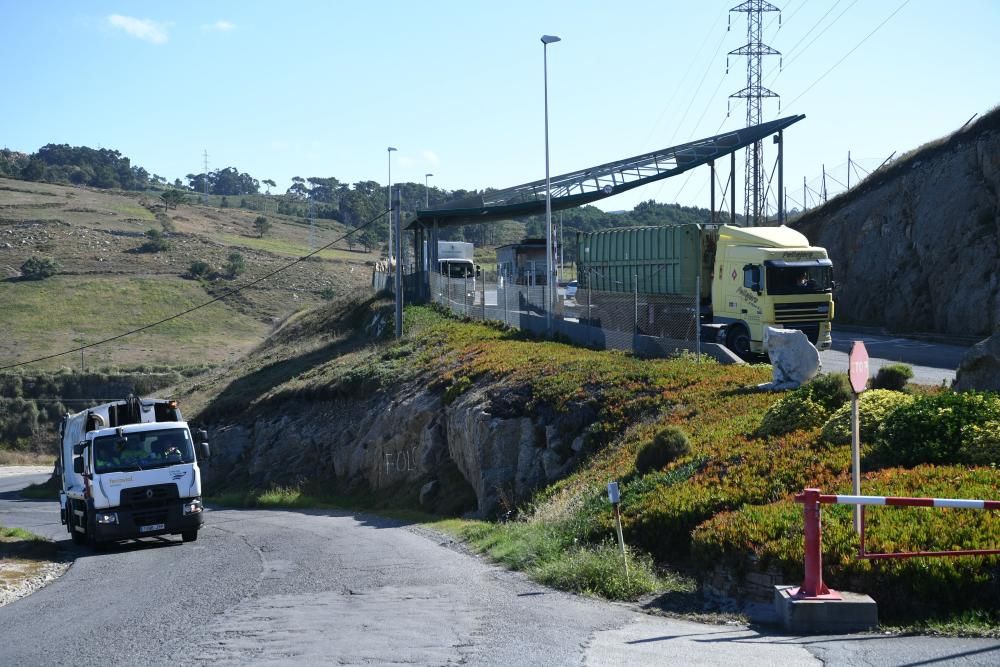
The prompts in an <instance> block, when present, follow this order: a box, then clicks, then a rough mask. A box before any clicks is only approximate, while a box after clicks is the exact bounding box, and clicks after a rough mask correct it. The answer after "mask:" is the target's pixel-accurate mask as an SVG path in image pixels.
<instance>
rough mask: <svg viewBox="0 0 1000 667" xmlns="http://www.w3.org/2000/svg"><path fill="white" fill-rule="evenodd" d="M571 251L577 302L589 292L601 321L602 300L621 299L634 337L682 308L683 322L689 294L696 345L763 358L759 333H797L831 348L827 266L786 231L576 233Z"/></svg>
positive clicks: (696, 228)
mask: <svg viewBox="0 0 1000 667" xmlns="http://www.w3.org/2000/svg"><path fill="white" fill-rule="evenodd" d="M577 251H578V254H577V279H578V284H579V290H580V292H578V294H577V302H578V303H584V302H585V300H586V298H587V297H585V296H583V291H584V290H587V289H591V290H594V291H595V292H594V293H593V294H592V296H591V301H590V303H591V304H592V306H593V308H594V315H597V316H600V314H601V305H602V304H601V301H602V296H600V295H601V294H602V293H604V294H607V293H609V292H619V293H622V292H625V293H631V294H633V295H634V296H635V312H636V314H635V321H636V324H637V326H638V328H639V329H640V330H641V329H642V323H643V322H648V321H654V320H655V319H656V318H657V317H663V316H666V317H669V316H670V315H671V312H672V313H673V315H674V316H677V315H682V314H683V313H681V312H680V311H682V310H686V312H687V316H688V317H690V314H691V311H692V310H693V305H689V306H687V307H686V308H685V307H684V304H693V303H694V301H695V297H694V295H695V294H696V293H697V294H698V297H697V303H698V317H699V318H700V320H701V322H702V338H703V339H706V340H712V342H720V343H724V344H725V345H726V346H727V347H728V348H730V349H731V350H732V351H733V352H735V353H736V354H738V355H739V356H741V357H744V358H748V357H752V356H754V355H758V354H763V353H764V352H765V346H764V331H765V329H766V327H774V328H779V329H780V328H785V329H799V330H801V331H802V332H804V333H805V334H806V336H808V338H809V340H810V342H811V343H812V344H813V345H815V346H816V347H817V349H819V350H826V349H829V348H830V347H831V345H832V339H831V337H830V332H831V322H832V321H833V315H834V306H833V287H834V282H833V264H832V263H831V262H830V259H829V257H827V253H826V250H825V249H824V248H820V247H816V246H812V245H810V244H809V240H808V239H807V238H806V237H805V236H804V235H803V234H801V233H799V232H797V231H795V230H793V229H791V228H789V227H785V226H780V227H735V226H730V225H708V224H684V225H667V226H661V227H628V228H621V229H609V230H602V231H597V232H586V233H583V232H581V233H579V234H577ZM594 294H596V295H598V296H594ZM612 296H613V295H612ZM640 299H641V304H640V303H639V302H640ZM604 301H605V302H607V303H609V304H610V303H614V302H616V301H615V299H613V298H607V297H605V298H604ZM617 303H621V299H620V298H619V299H618V300H617ZM640 310H641V311H642V312H641V313H640Z"/></svg>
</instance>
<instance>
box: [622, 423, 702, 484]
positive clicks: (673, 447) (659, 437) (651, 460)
mask: <svg viewBox="0 0 1000 667" xmlns="http://www.w3.org/2000/svg"><path fill="white" fill-rule="evenodd" d="M690 451H691V443H690V442H689V441H688V436H687V433H685V432H684V431H682V430H681V429H680V428H678V427H676V426H667V427H666V428H665V429H663V430H661V431H660V432H659V433H657V434H656V435H655V436H653V439H652V440H651V441H650V442H648V443H646V444H645V445H644V446H643V447H642V449H640V450H639V453H638V454H637V455H636V457H635V469H636V471H637V472H638V473H639V474H645V473H647V472H652V471H654V470H662V469H663V468H664V466H666V465H667V464H668V463H670V462H671V461H674V460H675V459H678V458H680V457H681V456H684V455H685V454H687V453H689V452H690Z"/></svg>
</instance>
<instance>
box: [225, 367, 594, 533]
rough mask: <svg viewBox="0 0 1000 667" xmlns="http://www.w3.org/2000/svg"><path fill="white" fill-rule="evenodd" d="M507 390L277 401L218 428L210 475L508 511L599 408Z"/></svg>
mask: <svg viewBox="0 0 1000 667" xmlns="http://www.w3.org/2000/svg"><path fill="white" fill-rule="evenodd" d="M504 391H505V389H504V388H499V389H498V388H496V387H495V386H494V387H492V388H490V390H489V391H487V390H486V389H485V388H481V387H477V386H476V385H472V387H471V388H470V389H468V390H467V391H466V392H465V393H463V394H461V395H460V396H458V398H457V399H455V400H454V401H453V402H452V403H451V404H449V405H445V404H444V402H443V400H442V395H441V393H440V392H435V391H433V390H431V389H428V388H426V387H425V386H424V385H422V384H419V383H414V384H412V385H409V386H406V387H403V388H401V389H400V390H399V391H397V392H395V393H393V394H391V395H388V394H381V393H379V394H377V395H375V396H373V397H371V399H370V400H368V401H365V400H361V399H358V400H345V399H340V400H335V401H312V402H308V403H296V404H295V406H294V407H293V406H292V405H291V404H290V403H289V404H284V405H282V406H277V407H270V408H269V409H268V410H267V414H268V415H270V416H268V417H261V418H260V419H258V420H255V421H253V422H249V423H248V422H242V423H236V424H229V425H220V426H217V427H216V428H214V429H213V437H212V440H213V441H212V450H213V459H212V461H211V464H210V465H209V466H208V467H207V471H206V479H207V483H208V484H209V485H213V484H215V485H227V484H239V485H245V484H249V485H251V486H255V487H258V488H266V487H270V486H283V485H300V484H303V483H308V482H311V481H318V480H334V483H335V484H336V485H337V489H336V490H337V491H338V492H340V493H359V492H360V493H367V492H375V493H378V492H391V493H396V494H405V495H410V496H412V497H413V499H414V500H416V501H418V502H420V504H421V506H423V507H424V508H426V509H428V510H431V511H437V512H442V513H460V512H472V513H474V514H476V515H478V516H484V517H485V516H492V515H495V514H497V513H504V512H507V511H510V510H512V509H514V507H515V506H516V504H517V503H518V502H519V501H521V500H523V499H525V498H527V497H528V496H529V495H530V494H531V493H532V492H533V491H535V490H537V489H539V488H542V487H543V486H545V485H547V484H550V483H552V482H554V481H556V480H557V479H560V478H562V477H564V476H565V475H566V474H567V473H568V472H570V471H571V470H572V469H573V468H574V467H575V466H576V464H577V463H578V461H579V455H580V453H581V451H582V450H583V448H584V436H583V434H584V431H585V429H586V427H587V426H588V425H589V424H590V423H591V422H593V421H594V419H595V418H596V416H597V415H596V412H595V411H594V409H593V408H591V407H590V406H589V405H586V404H581V405H576V406H573V407H572V408H571V409H570V410H568V411H566V412H563V413H554V412H552V411H545V410H539V411H538V414H532V415H526V414H519V413H518V411H517V410H512V409H511V406H512V405H517V403H518V402H517V401H516V400H514V401H512V400H509V397H505V396H503V395H502V394H503V392H504ZM523 404H524V402H523V401H522V402H520V405H521V407H522V408H523ZM274 415H281V416H280V417H275V416H274Z"/></svg>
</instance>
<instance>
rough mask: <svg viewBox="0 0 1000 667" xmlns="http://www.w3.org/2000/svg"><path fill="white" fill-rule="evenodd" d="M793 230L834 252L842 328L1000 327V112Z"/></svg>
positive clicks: (952, 330) (948, 330) (963, 330)
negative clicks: (850, 325) (845, 324)
mask: <svg viewBox="0 0 1000 667" xmlns="http://www.w3.org/2000/svg"><path fill="white" fill-rule="evenodd" d="M792 226H793V227H794V228H796V229H798V230H799V231H800V232H802V233H804V234H805V235H806V236H807V237H808V238H809V240H810V241H811V242H812V243H813V244H815V245H820V246H823V247H825V248H826V249H827V250H828V251H829V253H830V258H831V259H832V260H833V262H834V273H835V279H836V280H837V283H838V285H837V288H836V290H835V292H834V298H835V300H836V308H837V311H836V312H837V319H838V320H839V321H842V322H854V323H859V324H878V325H881V326H885V327H887V328H888V329H890V330H891V331H898V332H906V331H910V332H936V333H944V334H958V335H978V336H988V335H990V334H991V333H992V332H993V331H994V330H996V329H997V328H998V327H1000V111H994V112H992V113H990V114H989V115H987V116H986V117H984V118H982V119H981V120H980V121H979V122H978V123H976V124H975V125H973V126H971V127H969V128H966V129H964V130H962V131H960V132H957V133H955V134H954V135H952V136H950V137H948V138H946V139H944V140H942V141H940V142H937V143H935V144H933V145H930V146H929V147H926V148H923V149H921V150H919V151H917V152H916V153H915V154H914V155H912V156H909V157H906V158H903V159H901V160H898V161H897V162H895V163H894V164H892V165H891V166H890V167H888V168H886V169H885V170H883V171H882V172H878V173H876V174H874V175H872V176H871V177H869V179H868V180H867V181H865V182H864V183H862V184H861V185H860V186H858V187H857V188H855V189H853V190H851V191H850V192H849V193H846V194H845V195H842V196H840V197H838V198H836V199H834V200H832V201H831V202H829V203H828V204H827V205H825V206H823V207H821V208H818V209H815V210H814V211H810V212H808V213H807V214H806V215H804V216H803V217H802V218H800V219H799V220H797V221H794V222H793V223H792Z"/></svg>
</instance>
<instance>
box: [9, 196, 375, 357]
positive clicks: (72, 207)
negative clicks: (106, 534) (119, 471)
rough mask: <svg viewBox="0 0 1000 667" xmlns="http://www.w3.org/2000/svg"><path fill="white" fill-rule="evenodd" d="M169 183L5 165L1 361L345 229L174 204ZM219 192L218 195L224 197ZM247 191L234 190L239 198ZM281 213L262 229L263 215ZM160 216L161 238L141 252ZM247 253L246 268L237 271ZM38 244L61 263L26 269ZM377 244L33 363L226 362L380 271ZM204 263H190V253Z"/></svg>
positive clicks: (133, 318) (175, 303)
mask: <svg viewBox="0 0 1000 667" xmlns="http://www.w3.org/2000/svg"><path fill="white" fill-rule="evenodd" d="M157 195H158V193H138V192H127V191H121V190H106V189H96V188H88V187H70V186H62V185H52V184H46V183H32V182H26V181H22V180H11V179H6V178H0V330H2V331H3V332H4V335H3V337H0V366H7V365H10V364H15V363H18V362H23V361H26V360H29V359H32V358H35V357H37V356H44V355H48V354H54V353H57V352H60V351H62V350H65V349H70V348H74V347H79V346H80V345H81V344H87V343H91V342H94V341H97V340H100V339H102V338H105V337H109V336H113V335H116V334H119V333H122V332H124V331H128V330H131V329H133V328H136V327H139V326H142V325H144V324H147V323H149V322H152V321H156V320H158V319H162V318H164V317H168V316H170V315H173V314H175V313H178V312H180V311H182V310H185V309H188V308H191V307H193V306H195V305H198V304H200V303H203V302H205V301H207V300H209V299H211V298H213V297H215V296H222V295H223V294H225V293H226V291H227V290H228V289H229V288H231V287H233V286H235V285H238V284H240V283H243V282H246V281H248V280H252V279H254V278H256V277H259V276H263V275H265V274H266V273H269V272H271V271H273V270H275V269H277V268H278V267H280V266H282V265H283V264H285V263H287V262H288V261H290V260H291V259H293V258H295V257H299V256H302V255H305V254H307V253H308V252H309V250H310V238H311V237H312V238H313V246H314V247H318V246H320V245H324V244H326V243H328V242H330V241H332V240H334V239H336V238H338V237H340V236H342V235H343V234H344V232H345V231H346V228H345V227H344V226H342V225H340V224H338V223H335V222H332V221H327V220H319V221H316V222H315V224H314V225H313V231H312V232H310V225H309V222H308V220H304V219H301V218H297V217H294V216H287V215H281V214H277V213H275V212H274V202H272V201H269V199H268V198H267V197H264V196H257V198H256V200H255V203H256V204H257V205H256V207H255V208H257V209H258V210H250V209H239V208H232V207H230V208H221V207H218V206H206V205H201V204H198V203H195V198H193V197H191V198H189V199H190V201H189V203H182V204H179V205H178V206H177V207H176V208H171V209H169V210H165V208H164V204H163V203H162V201H161V200H160V198H159V197H158V196H157ZM220 201H221V198H218V197H215V198H213V202H214V203H217V204H218V203H220ZM236 203H237V202H234V204H236ZM258 216H264V217H266V218H267V220H268V221H269V223H270V225H271V227H270V229H269V230H268V231H267V233H266V234H265V235H264V236H263V237H261V236H260V235H259V233H258V231H257V230H256V229H255V227H254V220H255V219H256V218H257V217H258ZM149 230H155V231H156V232H157V233H159V234H160V235H161V237H162V239H163V241H165V243H166V246H167V249H165V250H163V251H161V252H142V251H141V250H140V248H141V247H142V246H143V245H144V244H146V243H147V242H148V241H149V238H148V237H147V236H146V234H147V233H148V232H149ZM232 253H239V254H240V255H241V256H242V257H243V261H244V263H245V267H246V268H245V273H244V274H242V275H239V276H236V277H234V278H231V277H227V276H226V275H225V274H226V272H227V271H226V265H227V263H228V262H229V256H230V254H232ZM32 257H38V258H50V259H52V260H54V261H55V262H56V263H57V264H58V266H59V270H58V272H57V273H56V275H54V276H52V277H50V278H47V279H45V280H23V279H21V271H20V268H21V267H22V265H23V264H24V263H25V261H27V260H28V259H30V258H32ZM374 259H375V256H374V255H372V254H369V253H367V252H365V251H364V249H363V248H362V247H361V246H360V245H358V244H357V243H354V244H353V249H352V248H351V247H350V246H349V244H348V243H347V242H340V243H338V244H336V246H335V248H333V249H330V250H326V251H323V253H321V254H320V255H319V256H317V257H315V258H313V259H312V260H310V261H307V262H302V263H300V264H297V265H296V266H295V267H293V268H292V269H290V270H288V271H286V272H284V273H281V274H279V275H277V276H275V277H274V278H272V279H269V280H268V281H266V282H264V283H261V284H260V285H257V286H254V287H253V288H252V289H249V290H246V291H244V292H241V293H239V294H238V295H235V296H232V297H229V298H227V299H225V300H224V301H222V302H219V303H215V304H212V305H211V306H209V307H207V308H205V309H203V310H199V311H197V312H195V313H192V314H190V315H186V316H184V317H182V318H179V319H177V320H173V321H171V322H169V323H166V324H164V325H162V326H160V327H157V328H155V329H152V330H150V331H148V332H144V333H142V334H139V335H136V336H131V337H128V338H124V339H122V340H120V341H117V342H115V343H113V344H109V345H104V346H101V347H99V348H95V349H91V350H87V351H86V352H85V353H84V355H83V359H82V360H81V358H80V355H79V354H77V355H75V356H71V357H65V356H64V357H59V358H56V359H52V360H49V361H46V362H43V363H42V364H40V365H37V366H33V368H58V367H60V366H69V367H73V368H80V366H81V365H83V366H84V367H85V368H88V369H93V368H95V367H110V366H129V365H135V364H159V365H178V366H187V365H191V364H205V363H208V364H218V363H222V362H226V361H228V360H230V359H232V358H234V357H235V356H237V355H239V354H242V353H243V352H245V351H247V350H249V349H250V348H252V347H253V346H255V345H256V344H258V343H259V342H260V341H261V340H263V339H264V337H265V336H266V335H267V334H268V333H269V332H270V331H271V330H273V328H274V327H275V326H276V325H277V324H278V323H280V322H281V321H283V320H284V319H285V318H287V317H288V316H289V315H291V314H293V313H295V312H296V311H298V310H301V309H303V308H305V307H308V306H312V305H316V304H319V303H321V302H322V301H323V300H324V299H326V298H332V297H333V296H338V295H341V296H342V295H345V294H348V293H351V292H353V291H354V290H356V289H358V288H359V287H363V286H366V285H369V284H370V279H371V274H370V268H368V267H367V266H366V263H369V262H372V261H373V260H374ZM196 261H200V262H204V263H205V265H206V272H205V275H204V277H203V278H202V279H200V280H196V279H193V278H192V277H190V276H189V275H188V274H189V270H190V268H191V265H192V263H193V262H196Z"/></svg>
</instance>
